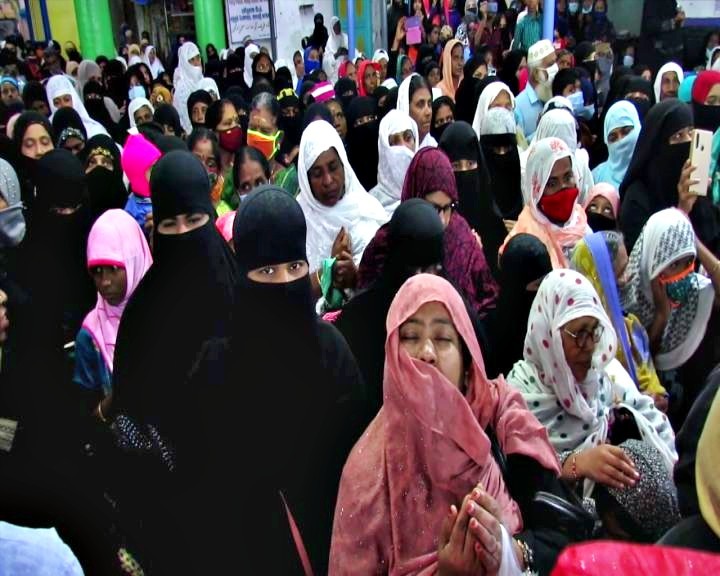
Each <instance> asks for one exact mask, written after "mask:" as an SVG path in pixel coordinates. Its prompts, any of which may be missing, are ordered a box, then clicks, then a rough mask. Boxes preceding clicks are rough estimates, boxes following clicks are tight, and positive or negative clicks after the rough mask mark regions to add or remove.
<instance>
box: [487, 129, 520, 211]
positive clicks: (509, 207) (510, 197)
mask: <svg viewBox="0 0 720 576" xmlns="http://www.w3.org/2000/svg"><path fill="white" fill-rule="evenodd" d="M480 147H481V148H482V151H483V156H484V157H485V162H486V164H487V167H488V171H489V173H490V182H491V188H490V190H491V194H492V197H493V200H494V201H495V206H496V207H497V209H498V210H499V212H500V215H501V216H502V217H503V218H504V219H505V220H517V219H518V216H519V215H520V212H522V209H523V196H522V182H521V173H520V153H519V152H518V148H517V136H516V135H515V134H511V133H506V134H483V135H481V136H480ZM500 147H503V148H505V149H507V150H508V151H507V152H506V153H505V154H498V153H497V152H496V151H495V149H496V148H500Z"/></svg>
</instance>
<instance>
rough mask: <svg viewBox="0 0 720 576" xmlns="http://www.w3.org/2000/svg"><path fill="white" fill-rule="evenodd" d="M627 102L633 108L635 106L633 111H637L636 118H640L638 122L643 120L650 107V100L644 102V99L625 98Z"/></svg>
mask: <svg viewBox="0 0 720 576" xmlns="http://www.w3.org/2000/svg"><path fill="white" fill-rule="evenodd" d="M625 100H627V101H628V102H631V103H632V105H633V106H635V109H636V110H637V113H638V116H639V117H640V122H642V121H643V120H644V119H645V115H646V114H647V113H648V111H649V110H650V108H651V107H652V105H651V104H650V100H645V99H644V98H635V97H631V98H625Z"/></svg>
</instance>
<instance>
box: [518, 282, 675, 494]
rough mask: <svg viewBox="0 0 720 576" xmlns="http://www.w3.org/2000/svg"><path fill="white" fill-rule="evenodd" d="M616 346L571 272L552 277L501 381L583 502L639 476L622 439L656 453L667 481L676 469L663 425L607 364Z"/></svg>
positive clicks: (612, 363) (590, 295)
mask: <svg viewBox="0 0 720 576" xmlns="http://www.w3.org/2000/svg"><path fill="white" fill-rule="evenodd" d="M616 345H617V341H616V338H615V332H614V330H613V327H612V324H611V322H610V319H609V318H608V317H607V314H606V313H605V310H604V309H603V307H602V305H601V304H600V301H599V299H598V296H597V292H595V290H594V289H593V287H592V285H591V284H590V282H589V281H588V280H587V279H586V278H585V277H583V276H582V275H581V274H579V273H577V272H574V271H572V270H567V269H556V270H553V271H552V272H551V273H550V274H549V275H548V276H546V277H545V280H543V282H542V284H541V285H540V289H539V290H538V293H537V296H536V297H535V300H534V302H533V306H532V311H531V314H530V319H529V324H528V327H527V333H526V337H525V354H524V356H525V359H524V360H520V361H519V362H517V363H516V364H515V366H514V367H513V369H512V371H511V372H510V374H509V375H508V382H509V383H510V384H511V385H512V386H514V387H515V388H516V389H517V390H519V391H520V392H521V393H522V395H523V398H524V399H525V401H526V402H527V405H528V407H529V408H530V410H531V412H532V413H533V414H535V416H537V418H538V420H540V423H541V424H543V425H544V426H545V427H546V428H547V431H548V434H549V435H550V442H551V443H552V445H553V448H555V450H556V451H557V453H558V455H559V457H560V462H561V463H562V478H563V479H565V480H567V481H570V482H573V483H577V486H576V488H577V490H578V492H581V493H582V494H583V496H585V497H590V496H591V495H592V494H593V491H594V489H595V485H596V483H598V484H600V485H603V486H607V487H611V488H617V489H621V488H632V487H633V486H634V485H635V484H636V482H637V481H638V479H639V474H638V473H637V471H636V469H635V466H634V464H633V463H632V461H631V460H630V459H629V458H628V457H627V456H626V455H625V454H624V453H623V451H622V449H620V448H618V446H617V445H618V444H620V443H622V442H624V441H625V440H627V439H629V438H635V439H638V440H642V441H644V442H647V443H649V444H650V445H652V447H653V448H655V449H656V450H658V451H659V452H660V454H661V455H662V459H663V462H664V465H665V469H664V472H665V474H667V475H668V476H671V475H672V469H673V466H674V464H675V462H676V461H677V454H676V452H675V434H674V433H673V431H672V428H671V427H670V422H669V421H668V419H667V417H666V416H665V415H663V414H662V413H661V412H659V411H658V410H657V409H656V408H655V407H654V405H653V401H652V399H651V398H649V397H648V396H644V395H641V394H640V393H639V392H638V390H637V388H636V387H635V384H634V383H633V382H632V380H631V379H630V378H629V377H628V374H627V372H625V370H624V369H623V367H622V366H621V365H620V363H619V362H617V361H616V360H615V359H614V356H615V353H616Z"/></svg>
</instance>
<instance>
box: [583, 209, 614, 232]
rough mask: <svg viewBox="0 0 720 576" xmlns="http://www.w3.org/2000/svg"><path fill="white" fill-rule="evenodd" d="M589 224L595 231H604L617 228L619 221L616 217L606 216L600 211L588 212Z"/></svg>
mask: <svg viewBox="0 0 720 576" xmlns="http://www.w3.org/2000/svg"><path fill="white" fill-rule="evenodd" d="M587 221H588V226H590V228H592V231H593V232H604V231H607V230H617V221H616V220H615V219H614V218H610V217H608V216H605V215H604V214H600V213H598V212H587Z"/></svg>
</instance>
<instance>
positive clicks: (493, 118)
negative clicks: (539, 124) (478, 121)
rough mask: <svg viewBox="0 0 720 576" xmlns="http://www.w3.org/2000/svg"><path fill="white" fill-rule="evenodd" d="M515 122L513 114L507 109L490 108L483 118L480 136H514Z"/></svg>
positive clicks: (515, 130)
mask: <svg viewBox="0 0 720 576" xmlns="http://www.w3.org/2000/svg"><path fill="white" fill-rule="evenodd" d="M516 132H517V121H516V120H515V114H513V113H512V112H510V110H508V109H507V108H490V110H488V111H487V112H486V113H485V116H483V120H482V125H481V126H480V136H487V135H494V134H515V133H516Z"/></svg>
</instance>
